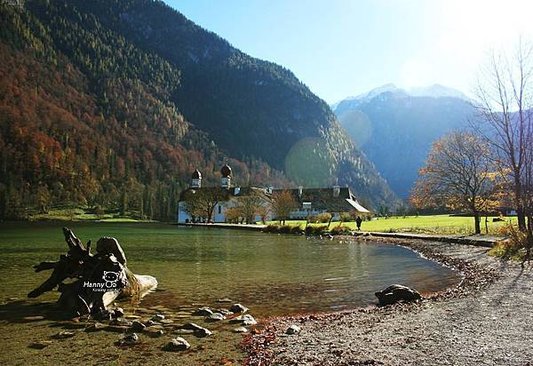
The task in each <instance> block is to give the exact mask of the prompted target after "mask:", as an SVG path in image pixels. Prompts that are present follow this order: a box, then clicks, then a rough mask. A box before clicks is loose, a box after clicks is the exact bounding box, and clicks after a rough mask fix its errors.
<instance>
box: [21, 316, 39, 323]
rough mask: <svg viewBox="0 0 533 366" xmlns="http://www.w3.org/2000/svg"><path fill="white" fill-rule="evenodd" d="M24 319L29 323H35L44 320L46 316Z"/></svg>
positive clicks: (26, 317)
mask: <svg viewBox="0 0 533 366" xmlns="http://www.w3.org/2000/svg"><path fill="white" fill-rule="evenodd" d="M22 319H23V320H25V321H27V322H35V321H39V320H44V316H42V315H35V316H25V317H24V318H22Z"/></svg>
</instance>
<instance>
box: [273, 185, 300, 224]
mask: <svg viewBox="0 0 533 366" xmlns="http://www.w3.org/2000/svg"><path fill="white" fill-rule="evenodd" d="M297 208H298V203H297V202H296V200H295V199H294V197H293V196H292V194H291V192H289V191H288V190H283V191H278V192H274V193H273V194H272V211H273V212H274V214H275V215H276V217H277V219H278V220H279V221H280V223H281V224H285V220H286V219H288V218H289V216H290V213H291V212H292V211H294V210H295V209H297Z"/></svg>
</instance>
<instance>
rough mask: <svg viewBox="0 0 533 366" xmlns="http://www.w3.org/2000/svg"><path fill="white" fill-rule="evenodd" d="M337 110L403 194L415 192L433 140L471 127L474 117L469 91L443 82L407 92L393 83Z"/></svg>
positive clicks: (339, 105) (352, 99) (356, 139)
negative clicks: (470, 122)
mask: <svg viewBox="0 0 533 366" xmlns="http://www.w3.org/2000/svg"><path fill="white" fill-rule="evenodd" d="M333 108H334V112H335V114H336V115H337V117H338V118H339V121H340V123H341V125H342V126H343V127H344V128H345V129H346V131H347V132H348V134H349V135H350V136H351V138H352V139H353V141H354V142H355V144H356V145H357V146H358V147H359V148H360V149H361V150H362V151H363V152H364V153H365V154H366V156H367V157H368V158H369V159H370V160H371V161H372V162H373V163H374V164H375V166H376V168H377V169H378V170H379V172H380V173H381V174H382V176H383V177H384V178H385V179H387V181H388V183H389V185H390V187H391V188H392V190H393V191H394V192H395V193H396V194H397V195H399V196H400V197H402V198H407V197H408V196H409V192H410V190H411V187H412V186H413V183H414V182H415V180H416V178H417V176H418V170H419V169H420V168H421V167H422V166H423V164H424V162H425V159H426V157H427V154H428V152H429V150H430V148H431V144H432V143H433V142H434V141H435V140H436V139H438V138H440V137H442V136H443V135H445V134H446V133H448V132H450V131H452V130H457V129H464V128H466V127H467V125H468V120H469V119H472V118H473V117H474V109H473V107H472V105H471V103H470V101H469V99H468V98H467V97H466V96H465V95H464V94H463V93H461V92H460V91H457V90H454V89H451V88H447V87H444V86H441V85H433V86H431V87H426V88H415V89H410V90H404V89H400V88H397V87H396V86H394V85H393V84H387V85H384V86H382V87H380V88H377V89H374V90H372V91H370V92H368V93H364V94H361V95H359V96H357V97H350V98H346V99H345V100H342V101H341V102H339V103H337V104H336V105H334V107H333Z"/></svg>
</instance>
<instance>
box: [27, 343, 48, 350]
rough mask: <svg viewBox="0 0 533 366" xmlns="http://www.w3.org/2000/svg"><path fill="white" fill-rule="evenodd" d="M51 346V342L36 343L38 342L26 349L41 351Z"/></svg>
mask: <svg viewBox="0 0 533 366" xmlns="http://www.w3.org/2000/svg"><path fill="white" fill-rule="evenodd" d="M51 344H52V341H38V342H32V343H30V345H29V346H28V347H30V348H34V349H43V348H46V347H48V346H49V345H51Z"/></svg>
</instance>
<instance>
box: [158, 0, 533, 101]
mask: <svg viewBox="0 0 533 366" xmlns="http://www.w3.org/2000/svg"><path fill="white" fill-rule="evenodd" d="M165 2H166V3H167V4H168V5H170V6H171V7H173V8H175V9H176V10H178V11H180V12H181V13H182V14H184V15H185V16H186V17H187V18H189V19H190V20H192V21H194V22H195V23H196V24H198V25H200V26H202V27H203V28H205V29H207V30H210V31H212V32H215V33H217V34H218V35H219V36H221V37H222V38H224V39H226V40H227V41H228V42H229V43H230V44H232V45H233V46H234V47H236V48H238V49H240V50H241V51H243V52H245V53H247V54H249V55H251V56H253V57H257V58H260V59H264V60H268V61H271V62H275V63H277V64H279V65H282V66H284V67H286V68H288V69H290V70H291V71H292V72H294V74H295V75H296V77H298V79H300V80H301V81H302V82H303V83H305V84H306V85H307V86H308V87H309V88H310V89H311V91H312V92H313V93H315V94H316V95H318V96H319V97H321V98H322V99H324V100H325V101H326V102H328V103H330V104H332V103H335V102H338V101H340V100H342V99H344V98H346V97H349V96H356V95H359V94H362V93H365V92H368V91H369V90H371V89H373V88H376V87H379V86H381V85H384V84H388V83H394V84H395V85H396V86H398V87H402V88H410V87H421V86H428V85H432V84H442V85H445V86H448V87H452V88H456V89H458V90H460V91H462V92H463V93H465V94H467V95H471V94H472V91H473V90H474V87H475V84H476V80H477V77H478V76H479V68H480V66H481V65H482V64H483V63H484V62H486V61H487V59H488V55H489V53H490V52H491V50H496V51H499V50H502V49H506V48H509V45H512V44H516V43H517V42H518V40H519V39H520V38H522V40H524V41H526V42H527V41H533V0H165ZM508 52H509V51H508Z"/></svg>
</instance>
